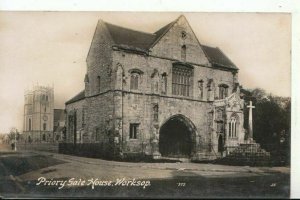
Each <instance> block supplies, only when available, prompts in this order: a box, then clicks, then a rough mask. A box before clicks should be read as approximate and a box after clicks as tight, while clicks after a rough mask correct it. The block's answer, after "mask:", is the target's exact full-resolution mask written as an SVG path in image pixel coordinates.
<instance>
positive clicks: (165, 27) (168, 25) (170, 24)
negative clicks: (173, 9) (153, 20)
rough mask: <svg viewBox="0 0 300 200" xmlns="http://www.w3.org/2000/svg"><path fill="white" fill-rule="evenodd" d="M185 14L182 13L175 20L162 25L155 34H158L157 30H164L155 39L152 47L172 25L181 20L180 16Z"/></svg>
mask: <svg viewBox="0 0 300 200" xmlns="http://www.w3.org/2000/svg"><path fill="white" fill-rule="evenodd" d="M182 16H183V15H180V16H179V17H177V18H176V19H175V20H174V21H171V22H170V23H168V24H166V25H165V26H163V27H161V28H160V29H158V30H157V31H156V32H154V33H155V35H157V32H159V31H160V30H162V31H163V32H162V33H161V34H160V35H159V36H158V37H157V38H156V39H155V41H154V42H153V43H152V44H151V46H150V48H152V47H153V46H154V45H155V44H156V43H157V42H158V41H159V40H160V39H161V38H162V37H163V36H164V35H165V34H166V33H167V32H168V31H169V30H170V29H171V28H172V27H173V25H174V24H175V23H176V22H177V21H178V20H179V18H180V17H182ZM163 29H165V30H163Z"/></svg>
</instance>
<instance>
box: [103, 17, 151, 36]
mask: <svg viewBox="0 0 300 200" xmlns="http://www.w3.org/2000/svg"><path fill="white" fill-rule="evenodd" d="M102 21H103V20H102ZM103 22H104V23H105V24H106V25H112V26H116V27H118V28H122V29H126V30H130V31H135V32H139V33H145V34H149V35H153V36H155V34H154V33H150V32H146V31H140V30H136V29H131V28H127V27H124V26H119V25H116V24H112V23H109V22H106V21H103Z"/></svg>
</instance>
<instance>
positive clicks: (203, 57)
mask: <svg viewBox="0 0 300 200" xmlns="http://www.w3.org/2000/svg"><path fill="white" fill-rule="evenodd" d="M111 26H112V25H109V24H107V23H105V22H103V21H99V23H98V25H97V28H96V31H95V34H94V37H93V41H92V44H91V48H90V50H89V54H88V57H87V74H86V77H85V90H84V92H83V93H82V94H81V95H79V96H77V97H74V98H73V99H71V100H70V101H68V102H66V111H67V124H66V127H67V141H68V142H71V143H101V144H103V145H105V146H106V148H107V149H109V150H111V153H112V154H113V155H114V156H121V157H122V156H124V155H126V154H138V153H142V154H145V155H150V156H153V157H154V158H159V157H160V156H161V149H159V144H160V138H161V135H162V134H164V133H163V132H162V131H161V130H162V127H163V126H164V125H166V124H168V123H169V122H170V121H172V120H179V122H180V123H182V124H183V125H182V126H183V127H186V131H187V132H189V134H188V136H187V137H190V139H191V142H190V144H189V146H190V148H191V150H190V151H191V152H190V153H188V155H189V157H191V158H193V159H197V160H201V159H211V158H215V157H217V156H218V155H220V154H221V152H222V151H223V150H220V149H221V147H219V146H220V143H221V142H222V148H226V145H228V146H237V145H238V144H239V143H240V142H242V141H243V139H244V131H243V111H242V110H243V106H239V105H242V104H243V103H242V100H241V99H240V98H239V91H238V90H237V89H236V87H239V86H237V85H238V81H237V72H238V69H237V68H236V67H235V66H234V64H233V63H231V62H230V61H227V63H228V62H229V63H231V64H232V65H230V66H228V65H226V64H222V63H216V62H214V60H213V58H212V57H211V56H210V55H208V54H209V53H210V52H209V51H207V52H205V51H204V47H203V46H202V45H201V44H200V43H199V41H198V39H197V38H196V36H195V34H194V33H193V31H192V29H191V27H190V25H189V24H188V22H187V20H186V19H185V17H184V16H181V17H179V18H178V19H177V20H175V21H174V22H172V23H171V24H170V25H169V26H168V27H165V28H163V29H161V30H159V31H158V32H156V33H154V34H148V35H147V37H146V36H145V33H139V34H141V37H145V40H147V41H148V42H149V40H151V42H149V45H148V46H147V45H145V44H143V45H140V44H139V43H136V44H135V43H134V42H133V44H132V45H129V44H128V41H126V39H124V41H123V42H124V43H122V41H121V39H122V38H121V37H122V31H123V32H124V31H130V30H128V29H124V28H120V27H113V28H112V27H111ZM117 29H120V31H121V32H117V33H116V31H117ZM118 34H119V35H118ZM132 34H137V32H136V31H132ZM117 36H118V37H120V38H121V39H120V38H117ZM149 38H150V39H149ZM129 42H130V41H129ZM145 43H146V41H145ZM144 46H147V48H145V47H144ZM183 51H184V52H183ZM214 51H215V52H217V53H218V54H220V53H221V51H220V50H219V49H216V48H214ZM222 56H224V57H225V58H224V59H228V58H227V57H226V56H225V55H223V54H222ZM221 61H222V59H221ZM174 65H180V66H185V67H186V68H187V69H189V70H190V71H191V72H192V76H191V77H190V78H189V79H186V80H187V81H188V82H185V84H189V86H187V88H189V94H188V95H175V94H174V92H173V90H174V87H175V86H173V81H172V76H173V75H172V73H173V69H174V68H173V67H174ZM133 76H138V79H137V82H135V84H137V85H138V88H134V87H133V86H132V84H133V82H134V80H133V78H132V77H133ZM221 84H223V85H226V96H225V97H220V95H221V93H220V92H219V90H220V88H219V87H221ZM220 107H222V108H223V110H224V114H223V115H222V119H220V120H219V121H218V120H217V119H216V116H215V115H216V112H217V111H216V110H217V109H218V108H220ZM83 113H84V114H83ZM233 114H235V116H237V117H238V118H237V120H238V121H237V123H236V124H237V126H238V128H236V129H235V130H237V133H234V134H236V135H234V136H235V137H234V138H229V137H228V135H229V130H228V128H227V125H228V123H231V121H229V120H230V119H231V116H232V115H233ZM72 116H75V118H73V117H72ZM82 116H84V117H82ZM72 119H75V121H76V122H75V123H74V120H72ZM82 119H84V122H83V121H82ZM217 121H218V122H217ZM217 123H219V124H220V123H222V124H223V126H224V130H223V129H222V128H221V129H220V131H219V132H218V131H217V128H218V127H217ZM134 124H137V125H138V130H137V135H136V136H134V137H133V136H132V135H131V134H133V133H134V132H135V131H133V128H132V127H131V126H133V125H134ZM218 126H219V125H218ZM74 127H75V128H74ZM234 127H236V125H234ZM74 130H75V132H74ZM96 134H98V135H97V136H96ZM75 135H80V136H77V139H74V136H75ZM220 135H222V138H223V139H220ZM221 140H222V141H221Z"/></svg>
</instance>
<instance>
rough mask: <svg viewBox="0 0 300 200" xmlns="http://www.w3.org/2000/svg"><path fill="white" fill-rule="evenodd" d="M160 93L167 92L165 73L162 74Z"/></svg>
mask: <svg viewBox="0 0 300 200" xmlns="http://www.w3.org/2000/svg"><path fill="white" fill-rule="evenodd" d="M162 94H167V74H166V73H163V74H162Z"/></svg>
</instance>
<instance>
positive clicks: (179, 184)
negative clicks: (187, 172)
mask: <svg viewBox="0 0 300 200" xmlns="http://www.w3.org/2000/svg"><path fill="white" fill-rule="evenodd" d="M177 186H178V187H184V186H185V183H177Z"/></svg>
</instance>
